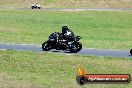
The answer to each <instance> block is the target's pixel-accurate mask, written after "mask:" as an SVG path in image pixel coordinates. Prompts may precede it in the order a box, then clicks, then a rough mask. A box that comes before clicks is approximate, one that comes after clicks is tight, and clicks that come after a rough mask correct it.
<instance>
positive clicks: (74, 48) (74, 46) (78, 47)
mask: <svg viewBox="0 0 132 88" xmlns="http://www.w3.org/2000/svg"><path fill="white" fill-rule="evenodd" d="M81 49H82V44H81V43H80V42H75V43H73V44H72V45H71V48H70V52H71V53H77V52H79V51H80V50H81Z"/></svg>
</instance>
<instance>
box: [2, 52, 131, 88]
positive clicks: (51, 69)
mask: <svg viewBox="0 0 132 88" xmlns="http://www.w3.org/2000/svg"><path fill="white" fill-rule="evenodd" d="M0 53H1V54H0V75H1V74H3V75H4V76H3V77H5V78H4V79H2V80H4V81H9V80H7V77H8V78H9V77H10V80H11V79H15V80H12V82H10V81H9V85H8V88H10V85H11V86H12V88H14V87H15V86H19V84H20V82H23V84H22V85H23V86H24V85H26V86H29V85H31V84H33V85H35V86H37V87H43V88H45V87H48V88H53V87H54V88H62V87H63V88H80V86H79V85H78V84H77V83H76V80H75V79H76V74H77V69H78V67H79V66H80V65H82V67H83V68H84V69H85V70H86V72H87V73H89V74H92V73H95V74H130V75H132V68H131V66H132V60H131V59H128V58H111V57H92V56H78V55H65V54H64V55H62V54H56V53H48V52H27V51H13V50H6V51H2V50H1V51H0ZM11 77H13V78H11ZM0 79H1V78H0ZM16 80H17V82H18V84H16V85H12V84H11V83H14V82H15V81H16ZM24 83H26V84H24ZM31 86H32V85H31ZM35 86H32V88H36V87H35ZM91 87H92V88H131V87H132V84H131V83H130V84H107V85H106V84H90V85H89V84H88V85H84V86H82V88H91ZM2 88H3V87H2ZM25 88H26V87H25Z"/></svg>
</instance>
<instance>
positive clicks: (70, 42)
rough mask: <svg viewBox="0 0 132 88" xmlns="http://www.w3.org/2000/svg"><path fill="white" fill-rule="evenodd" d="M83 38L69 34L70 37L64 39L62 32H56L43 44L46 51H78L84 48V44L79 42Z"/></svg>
mask: <svg viewBox="0 0 132 88" xmlns="http://www.w3.org/2000/svg"><path fill="white" fill-rule="evenodd" d="M81 38H82V37H80V36H69V38H68V39H64V38H63V35H62V34H61V33H59V32H54V33H52V34H51V35H50V36H49V38H48V40H47V41H45V42H44V43H43V44H42V49H43V50H44V51H49V50H51V49H56V50H63V51H64V52H67V51H69V52H71V53H77V52H79V51H80V50H81V49H82V44H81V43H80V42H79V40H80V39H81Z"/></svg>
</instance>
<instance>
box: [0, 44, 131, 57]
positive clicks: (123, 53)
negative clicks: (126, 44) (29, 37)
mask: <svg viewBox="0 0 132 88" xmlns="http://www.w3.org/2000/svg"><path fill="white" fill-rule="evenodd" d="M10 49H11V50H18V51H35V52H45V51H42V49H41V45H31V44H13V43H12V44H10V43H0V50H10ZM46 52H53V53H63V54H68V55H70V54H77V55H89V56H110V57H122V58H132V56H130V52H129V50H114V49H92V48H87V49H82V50H81V51H80V52H78V53H65V52H64V51H62V50H51V51H46Z"/></svg>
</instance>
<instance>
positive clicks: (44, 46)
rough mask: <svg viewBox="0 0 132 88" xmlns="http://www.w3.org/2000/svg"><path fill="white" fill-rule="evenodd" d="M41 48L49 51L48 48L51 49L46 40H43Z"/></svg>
mask: <svg viewBox="0 0 132 88" xmlns="http://www.w3.org/2000/svg"><path fill="white" fill-rule="evenodd" d="M42 49H43V50H44V51H49V50H51V49H52V47H51V45H50V44H49V43H48V42H47V41H46V42H44V43H43V44H42Z"/></svg>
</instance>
